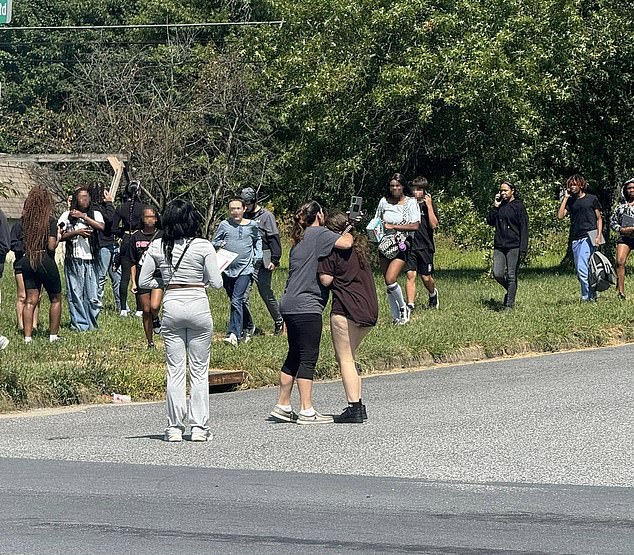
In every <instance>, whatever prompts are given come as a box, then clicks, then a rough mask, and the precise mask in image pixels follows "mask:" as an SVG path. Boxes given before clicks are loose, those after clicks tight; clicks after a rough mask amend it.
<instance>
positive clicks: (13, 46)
mask: <svg viewBox="0 0 634 555" xmlns="http://www.w3.org/2000/svg"><path fill="white" fill-rule="evenodd" d="M14 17H15V21H14V23H13V25H21V24H22V25H25V24H31V25H34V24H38V25H42V24H49V25H51V24H70V23H76V24H94V23H105V24H115V23H148V22H155V23H159V22H165V21H170V22H174V21H182V22H192V21H248V20H252V21H253V20H266V21H273V20H281V19H283V20H284V21H285V23H284V25H283V26H281V27H280V26H273V25H263V26H253V27H236V28H226V27H223V28H211V29H209V28H207V29H199V30H197V31H183V30H180V31H175V30H171V31H170V32H169V33H167V32H166V31H165V30H156V29H154V30H149V29H131V30H120V31H116V32H115V31H100V32H85V31H84V32H66V31H63V32H62V31H60V32H43V31H37V32H36V31H29V32H26V31H24V32H17V31H16V32H7V31H2V30H0V79H1V81H2V85H3V87H2V103H1V105H0V106H1V107H2V111H3V113H2V118H1V120H0V150H5V151H9V152H29V151H32V152H37V151H41V150H50V151H57V152H60V151H67V152H70V151H88V150H103V149H107V148H109V149H112V150H115V151H116V150H127V151H129V152H130V153H131V155H132V159H133V163H132V166H133V168H134V170H135V172H136V174H138V175H140V176H141V177H142V178H143V180H144V183H145V185H146V188H147V192H148V193H149V194H150V195H152V197H153V198H155V200H156V202H157V203H158V204H164V202H165V201H166V200H168V199H169V198H172V197H173V196H175V195H183V194H186V195H192V196H193V197H194V198H195V200H196V201H197V203H198V204H199V206H200V209H201V212H203V213H204V214H205V215H206V217H207V221H208V225H211V223H212V222H213V221H214V219H215V218H217V217H218V216H217V208H218V206H219V205H221V204H222V203H224V202H225V200H226V197H227V195H228V194H229V192H230V191H232V190H234V189H237V188H238V187H240V186H242V185H244V184H245V183H247V182H250V183H252V184H255V185H257V186H259V185H261V186H262V188H263V190H264V191H265V192H266V193H267V194H268V195H270V199H271V201H272V203H273V204H274V205H275V207H276V209H277V210H278V211H279V212H283V211H285V210H288V209H292V208H293V207H294V206H296V205H297V204H299V203H300V202H301V201H303V200H304V199H305V198H307V197H313V196H314V197H318V198H320V199H321V200H324V201H326V202H328V203H338V204H340V205H343V204H345V202H346V198H347V197H348V195H349V194H350V193H352V192H355V193H360V194H361V195H362V196H364V197H366V198H368V199H372V200H371V201H369V204H370V205H372V203H374V204H375V203H376V202H377V201H378V198H379V197H380V195H381V191H382V189H383V187H384V185H385V180H386V178H387V177H388V176H389V175H390V174H391V173H393V172H394V171H401V172H404V173H405V174H406V175H408V176H411V177H413V176H415V175H418V174H424V175H426V176H427V177H429V178H430V180H431V182H432V184H433V190H432V192H433V193H434V194H435V195H436V196H437V197H438V201H439V203H440V204H441V207H442V209H443V211H444V213H445V214H447V221H446V223H451V224H452V226H458V225H462V226H463V228H464V229H456V233H455V235H456V237H457V238H458V242H459V243H461V244H465V245H468V244H476V245H480V244H482V243H483V242H486V241H487V240H488V238H489V237H490V234H489V232H488V231H486V230H484V228H482V226H481V222H482V216H483V214H484V212H485V210H486V207H487V205H488V203H489V202H490V199H491V197H492V194H493V191H494V190H495V187H496V186H497V183H498V182H499V180H501V179H502V178H511V179H513V180H515V181H517V183H518V184H519V186H520V188H521V190H522V192H523V193H524V197H525V198H526V200H527V207H528V209H529V214H530V216H531V220H532V234H533V238H534V239H535V240H536V241H537V243H538V242H539V241H543V238H544V236H545V234H546V233H547V232H548V230H549V229H551V228H552V226H553V225H554V217H553V214H554V210H555V207H556V204H557V196H558V192H559V189H560V187H561V185H562V182H563V179H564V178H565V177H566V176H567V175H568V174H570V173H571V172H573V171H576V170H579V171H581V172H583V173H584V174H585V175H586V176H587V177H588V179H589V181H590V182H591V186H592V187H593V189H594V190H595V191H596V192H598V193H599V195H600V197H601V200H602V202H603V204H604V206H605V207H606V210H609V207H610V205H612V204H613V202H614V201H615V200H616V191H617V189H618V184H619V182H622V180H623V179H624V178H625V177H630V176H631V175H632V172H633V171H634V146H633V145H632V142H631V141H629V140H628V130H629V129H631V128H633V126H634V109H633V108H634V106H633V103H634V100H633V99H634V43H632V41H630V40H628V39H627V37H628V36H629V35H631V34H632V32H633V31H634V8H633V7H632V5H631V3H630V2H627V1H625V0H484V1H483V0H477V1H476V0H397V1H386V0H355V1H354V2H350V1H345V0H303V1H302V2H296V1H294V0H268V1H260V2H257V1H256V2H248V1H246V0H245V1H243V2H239V1H237V0H234V1H231V2H202V1H200V0H186V1H184V2H178V3H176V2H173V1H172V0H163V1H161V2H158V1H157V0H138V1H136V2H130V3H127V4H126V5H125V7H123V6H122V5H120V4H115V3H114V2H111V1H110V0H90V1H79V0H72V1H70V2H67V3H65V4H64V5H63V7H62V5H59V6H57V7H55V6H51V5H49V4H44V3H43V2H42V1H41V0H37V1H34V2H30V3H29V6H28V7H27V6H25V5H23V4H22V3H20V4H17V3H16V5H15V7H14ZM124 92H125V94H124ZM113 95H114V96H117V97H118V99H119V100H120V101H121V103H120V104H119V105H117V107H116V111H113V104H112V102H111V101H112V98H113ZM126 95H127V96H126ZM95 114H97V117H94V115H95ZM118 114H123V117H121V118H118ZM145 132H147V135H144V133H145ZM146 138H147V140H146ZM148 148H151V151H152V152H151V154H149V153H148ZM161 155H163V158H161ZM159 160H160V161H161V163H162V164H163V165H160V164H159ZM157 164H159V165H158V166H157ZM158 170H160V171H158ZM445 229H446V230H448V231H449V232H451V231H452V229H451V228H449V229H448V228H447V227H446V228H445ZM537 243H535V244H534V246H540V245H538V244H537Z"/></svg>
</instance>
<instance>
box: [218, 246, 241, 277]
mask: <svg viewBox="0 0 634 555" xmlns="http://www.w3.org/2000/svg"><path fill="white" fill-rule="evenodd" d="M236 258H238V253H237V252H232V251H228V250H227V249H222V248H221V249H218V250H217V251H216V264H218V270H220V271H221V272H224V271H225V270H226V269H227V267H228V266H229V265H230V264H231V263H232V262H233V261H234V260H235V259H236Z"/></svg>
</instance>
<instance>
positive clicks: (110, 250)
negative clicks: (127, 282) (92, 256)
mask: <svg viewBox="0 0 634 555" xmlns="http://www.w3.org/2000/svg"><path fill="white" fill-rule="evenodd" d="M114 253H115V247H114V245H107V246H104V247H101V248H100V249H99V263H98V264H97V265H96V267H95V270H96V272H97V297H98V298H99V302H100V303H101V306H103V296H104V293H105V290H106V277H108V276H110V283H111V285H112V296H113V297H114V306H115V310H116V311H117V312H119V311H120V310H121V301H120V299H119V284H120V283H121V269H118V270H114V268H113V267H112V259H113V257H114ZM124 308H127V307H124Z"/></svg>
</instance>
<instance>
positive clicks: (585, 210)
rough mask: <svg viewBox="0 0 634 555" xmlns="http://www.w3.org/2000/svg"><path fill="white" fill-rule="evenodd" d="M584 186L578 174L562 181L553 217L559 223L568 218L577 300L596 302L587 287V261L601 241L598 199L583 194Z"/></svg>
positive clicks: (585, 184)
mask: <svg viewBox="0 0 634 555" xmlns="http://www.w3.org/2000/svg"><path fill="white" fill-rule="evenodd" d="M587 189H588V182H587V181H586V180H585V178H584V177H583V176H582V175H580V174H574V175H572V176H570V177H569V178H568V179H567V181H566V192H565V193H564V196H563V198H562V199H561V204H560V206H559V210H558V211H557V217H558V218H559V219H560V220H562V219H564V218H565V217H566V216H568V215H570V236H571V238H572V255H573V259H574V262H575V269H576V271H577V278H578V279H579V283H580V284H581V300H582V301H593V300H596V296H597V294H596V291H594V290H593V289H592V288H591V287H590V275H589V274H590V272H589V265H590V257H591V256H592V253H593V252H594V251H595V249H596V248H597V246H598V245H600V244H601V243H602V242H603V241H602V237H603V217H602V216H601V204H600V203H599V199H598V198H597V197H596V196H594V195H592V194H590V193H588V192H586V191H587Z"/></svg>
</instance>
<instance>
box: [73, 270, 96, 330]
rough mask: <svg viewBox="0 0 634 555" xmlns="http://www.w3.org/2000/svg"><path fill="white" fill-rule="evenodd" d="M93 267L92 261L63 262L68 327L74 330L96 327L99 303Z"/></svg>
mask: <svg viewBox="0 0 634 555" xmlns="http://www.w3.org/2000/svg"><path fill="white" fill-rule="evenodd" d="M95 266H96V264H94V263H93V261H92V260H82V259H81V258H66V260H65V261H64V274H65V275H66V295H67V296H68V312H69V313H70V327H71V328H72V329H74V330H78V331H89V330H94V329H95V328H96V327H97V317H98V316H99V312H100V311H101V303H100V302H99V297H98V296H97V274H96V272H95Z"/></svg>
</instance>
